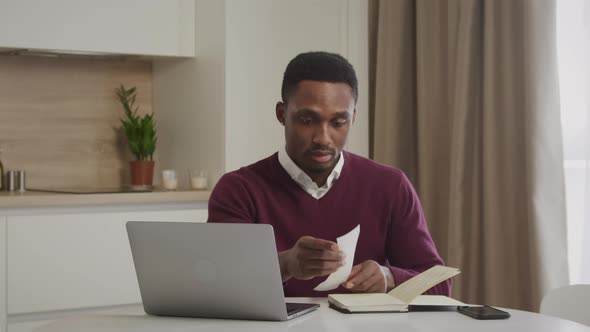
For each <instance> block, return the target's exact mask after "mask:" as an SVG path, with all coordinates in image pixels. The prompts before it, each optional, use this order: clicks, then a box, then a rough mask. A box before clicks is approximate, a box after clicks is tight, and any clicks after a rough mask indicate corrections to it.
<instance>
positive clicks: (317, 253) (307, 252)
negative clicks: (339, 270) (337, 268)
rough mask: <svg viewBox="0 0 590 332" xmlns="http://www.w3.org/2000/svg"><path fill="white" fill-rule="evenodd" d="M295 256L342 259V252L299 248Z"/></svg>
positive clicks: (307, 258)
mask: <svg viewBox="0 0 590 332" xmlns="http://www.w3.org/2000/svg"><path fill="white" fill-rule="evenodd" d="M297 258H298V259H300V260H326V261H344V253H341V252H339V251H331V250H316V249H309V248H300V249H299V251H298V253H297Z"/></svg>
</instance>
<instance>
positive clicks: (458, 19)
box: [370, 0, 568, 310]
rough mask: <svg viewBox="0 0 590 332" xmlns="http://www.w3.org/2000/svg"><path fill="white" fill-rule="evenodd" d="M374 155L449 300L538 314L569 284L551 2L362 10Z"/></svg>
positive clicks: (387, 4)
mask: <svg viewBox="0 0 590 332" xmlns="http://www.w3.org/2000/svg"><path fill="white" fill-rule="evenodd" d="M370 16H371V17H370V24H371V26H370V33H371V60H372V63H371V67H370V68H371V70H372V77H371V88H372V107H373V109H372V112H373V113H372V120H373V121H372V123H371V130H372V142H371V143H372V144H371V147H372V154H373V158H374V159H376V160H378V161H381V162H384V163H387V164H391V165H394V166H396V167H399V168H401V169H402V170H404V171H405V172H406V173H407V174H408V176H409V177H410V179H411V180H412V181H413V183H414V185H415V186H416V188H417V190H418V192H419V194H420V197H421V199H422V202H423V206H424V211H425V214H426V217H427V219H428V221H429V227H430V231H431V233H432V235H433V237H434V240H435V242H436V244H437V247H438V249H439V251H440V253H441V255H442V256H443V258H444V259H445V261H446V263H447V264H448V265H450V266H455V267H459V268H461V270H462V274H461V275H459V276H458V277H456V278H455V280H454V290H453V297H456V298H458V299H461V300H463V301H466V302H469V303H482V304H489V305H496V306H503V307H510V308H517V309H525V310H538V306H539V303H540V300H541V298H542V296H543V294H544V293H545V292H546V291H548V290H549V289H551V288H554V287H558V286H561V285H564V284H567V282H568V276H567V252H566V242H565V241H566V233H565V225H566V220H565V200H564V179H563V168H562V164H561V162H562V156H561V154H562V151H561V131H560V118H559V95H558V81H557V61H556V48H555V47H556V42H555V3H554V1H551V0H382V1H379V0H373V2H371V6H370Z"/></svg>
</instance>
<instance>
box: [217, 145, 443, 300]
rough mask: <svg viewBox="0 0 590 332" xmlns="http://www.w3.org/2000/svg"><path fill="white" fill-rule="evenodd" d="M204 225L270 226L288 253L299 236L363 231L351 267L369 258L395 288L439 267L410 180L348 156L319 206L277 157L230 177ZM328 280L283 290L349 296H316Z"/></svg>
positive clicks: (295, 283)
mask: <svg viewBox="0 0 590 332" xmlns="http://www.w3.org/2000/svg"><path fill="white" fill-rule="evenodd" d="M209 222H252V223H264V224H270V225H272V226H273V228H274V232H275V239H276V244H277V249H278V251H283V250H287V249H289V248H291V247H292V246H293V245H294V244H295V242H297V240H298V239H299V238H300V237H302V236H304V235H309V236H313V237H317V238H322V239H326V240H330V241H334V242H336V238H337V237H339V236H341V235H344V234H346V233H348V232H349V231H350V230H352V229H353V228H354V227H355V226H356V225H357V224H360V225H361V231H360V236H359V239H358V243H357V247H356V252H355V257H354V265H356V264H359V263H362V262H364V261H366V260H370V259H372V260H375V261H376V262H378V263H379V264H381V265H383V266H389V268H390V269H391V272H392V273H393V278H394V280H395V283H396V285H399V284H401V283H402V282H404V281H406V280H407V279H408V278H410V277H412V276H414V275H416V274H417V273H419V272H422V271H424V270H426V269H428V268H430V267H432V266H433V265H437V264H443V261H442V260H441V258H440V257H439V255H438V253H437V251H436V248H435V246H434V243H433V242H432V238H431V237H430V234H429V233H428V228H427V226H426V222H425V220H424V214H423V212H422V207H421V205H420V201H419V199H418V196H417V194H416V192H415V191H414V188H413V187H412V185H411V183H410V181H409V180H408V179H407V177H406V176H405V175H404V174H403V173H402V172H401V171H400V170H398V169H395V168H392V167H389V166H385V165H383V164H379V163H377V162H375V161H372V160H369V159H366V158H363V157H360V156H357V155H354V154H352V153H349V152H344V167H343V169H342V173H341V174H340V176H339V178H338V180H336V182H334V183H333V185H332V187H331V188H330V190H329V191H328V192H327V193H326V194H325V196H323V197H322V198H320V199H319V200H318V199H315V198H313V197H312V196H311V195H309V194H308V193H306V192H305V191H304V190H303V189H302V188H301V187H300V186H299V185H298V184H297V183H296V182H295V181H294V180H293V179H291V177H290V176H289V174H288V173H287V171H285V169H284V168H283V167H282V166H281V164H280V163H279V159H278V154H277V153H275V154H273V155H272V156H270V157H268V158H266V159H263V160H261V161H258V162H257V163H255V164H252V165H250V166H247V167H242V168H240V169H239V170H237V171H234V172H230V173H227V174H225V175H224V176H223V177H222V178H221V179H220V180H219V182H218V183H217V185H216V186H215V189H214V190H213V193H212V194H211V198H210V199H209ZM325 279H326V277H321V278H320V277H318V278H314V279H311V280H296V279H293V278H292V279H290V280H289V281H288V282H287V283H286V285H285V296H326V295H327V294H328V293H344V292H348V290H346V289H345V288H343V287H342V286H340V287H339V288H338V289H337V290H332V291H329V292H316V291H314V290H313V288H314V287H315V286H317V285H318V284H319V283H321V282H322V281H323V280H325ZM450 290H451V283H450V280H447V281H445V282H443V283H441V284H439V285H437V286H435V287H433V288H432V289H430V290H429V291H428V292H427V293H428V294H442V295H450Z"/></svg>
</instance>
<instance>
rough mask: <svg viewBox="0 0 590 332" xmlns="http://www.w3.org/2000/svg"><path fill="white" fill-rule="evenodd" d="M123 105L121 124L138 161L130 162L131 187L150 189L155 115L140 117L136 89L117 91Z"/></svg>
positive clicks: (154, 140) (154, 147)
mask: <svg viewBox="0 0 590 332" xmlns="http://www.w3.org/2000/svg"><path fill="white" fill-rule="evenodd" d="M115 92H116V93H117V96H118V97H119V101H120V102H121V104H122V105H123V109H124V111H125V118H124V119H121V124H122V125H123V129H124V130H125V135H126V136H127V144H128V145H129V149H130V150H131V153H133V155H134V156H135V158H136V160H134V161H131V162H130V166H131V185H132V186H133V187H134V188H150V187H151V185H152V183H153V178H154V160H153V156H154V151H155V150H156V141H157V138H156V128H155V123H154V116H153V114H145V115H143V116H141V115H138V114H137V111H138V109H139V107H137V106H135V97H136V95H137V93H136V88H135V87H132V88H130V89H125V87H124V86H123V85H122V84H121V87H119V88H117V89H115Z"/></svg>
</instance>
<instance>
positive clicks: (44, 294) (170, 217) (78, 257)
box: [6, 209, 207, 314]
mask: <svg viewBox="0 0 590 332" xmlns="http://www.w3.org/2000/svg"><path fill="white" fill-rule="evenodd" d="M206 219H207V211H206V209H202V210H200V209H194V210H175V211H151V212H141V213H140V212H109V213H83V214H60V215H36V216H9V217H7V221H6V223H7V228H6V230H7V241H8V245H7V270H8V273H7V279H8V280H7V284H8V297H7V299H8V303H7V307H8V308H7V309H8V314H18V313H34V312H42V311H54V310H64V309H66V310H67V309H74V308H85V307H96V306H108V305H117V304H125V303H138V302H141V297H140V294H139V288H138V285H137V279H136V275H135V269H134V267H133V260H132V257H131V250H130V248H129V240H128V238H127V231H126V229H125V223H126V222H127V221H129V220H145V221H164V220H165V221H184V222H205V221H206Z"/></svg>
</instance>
